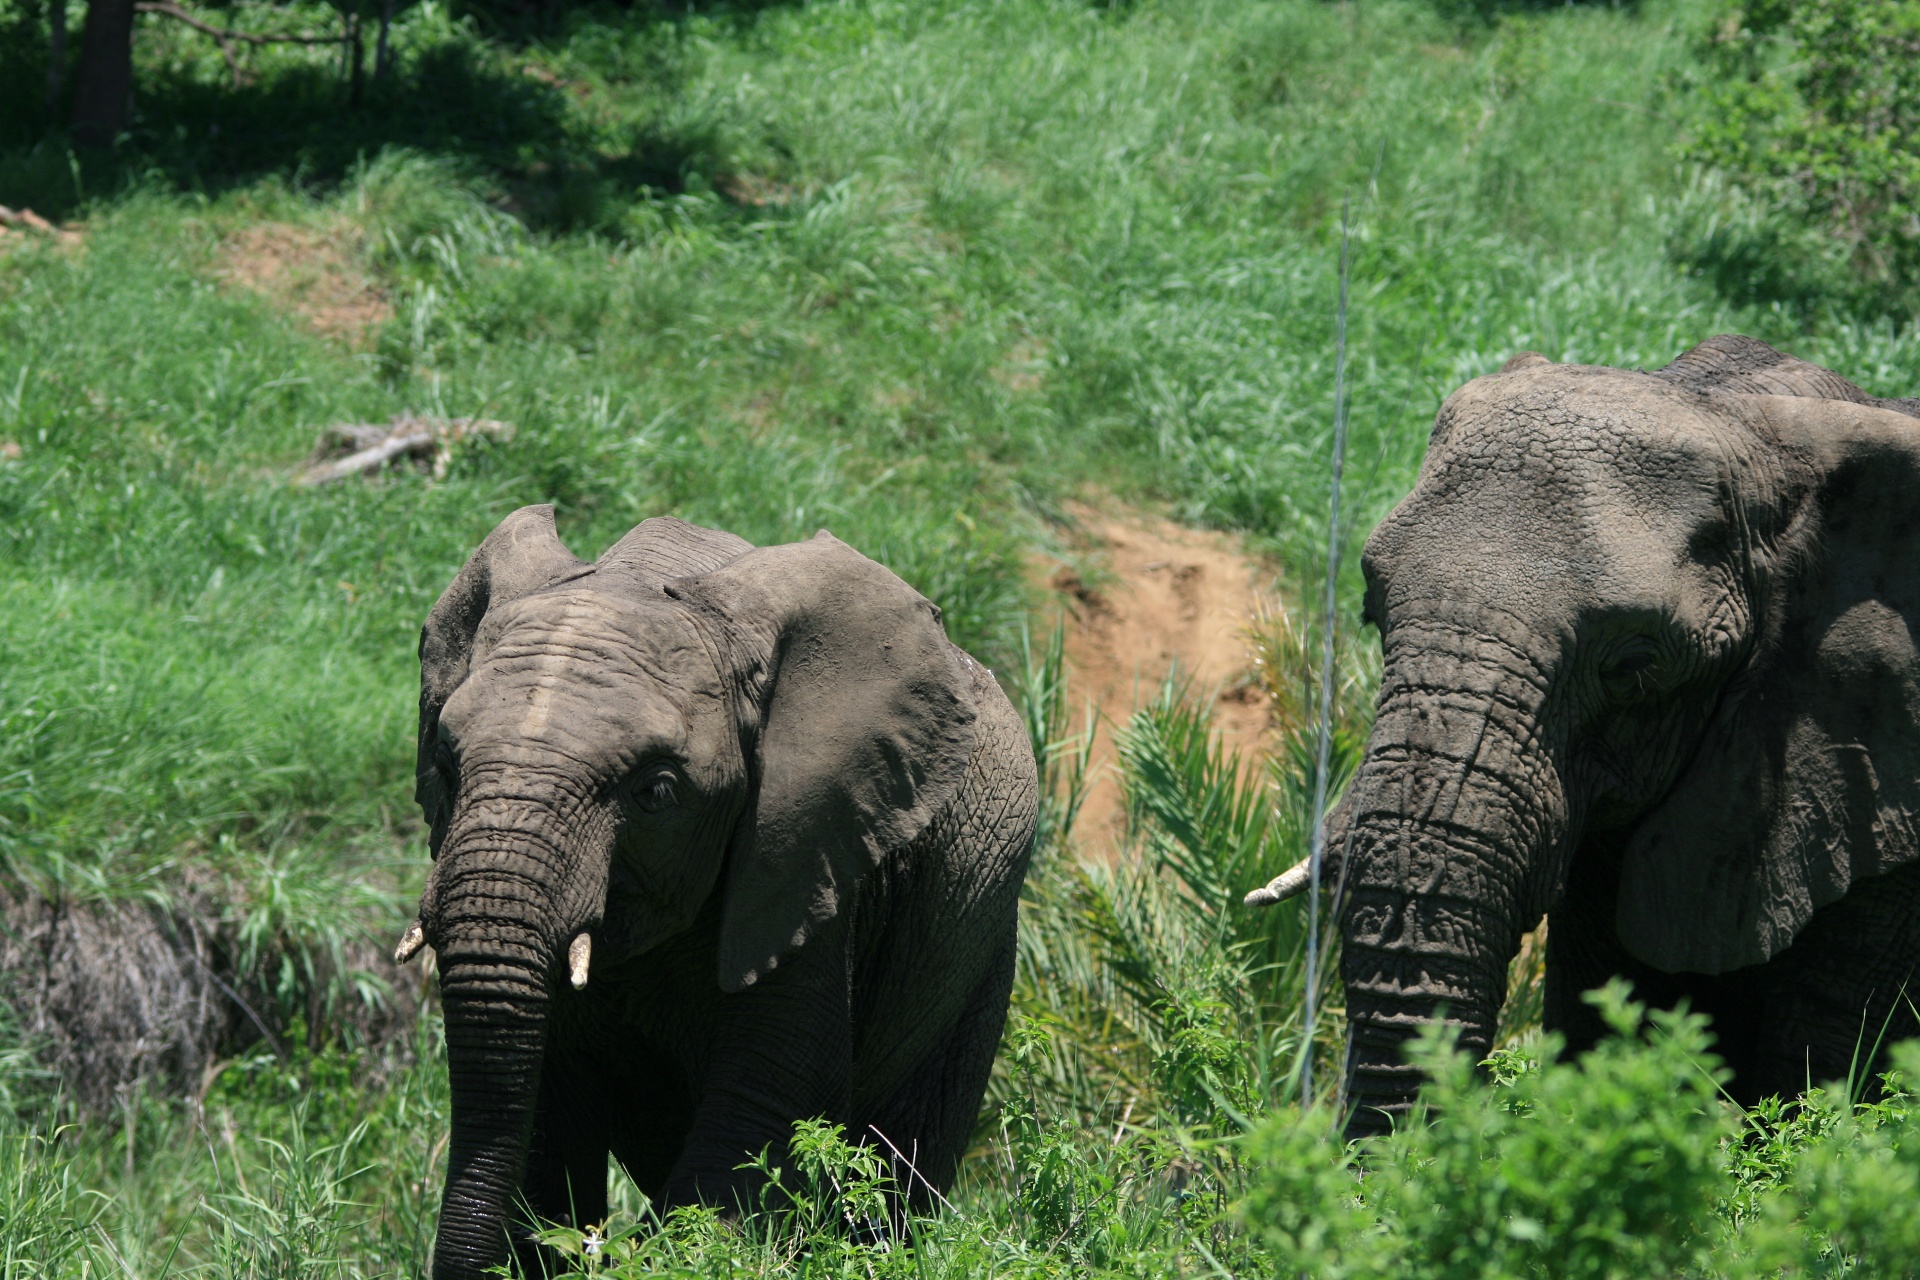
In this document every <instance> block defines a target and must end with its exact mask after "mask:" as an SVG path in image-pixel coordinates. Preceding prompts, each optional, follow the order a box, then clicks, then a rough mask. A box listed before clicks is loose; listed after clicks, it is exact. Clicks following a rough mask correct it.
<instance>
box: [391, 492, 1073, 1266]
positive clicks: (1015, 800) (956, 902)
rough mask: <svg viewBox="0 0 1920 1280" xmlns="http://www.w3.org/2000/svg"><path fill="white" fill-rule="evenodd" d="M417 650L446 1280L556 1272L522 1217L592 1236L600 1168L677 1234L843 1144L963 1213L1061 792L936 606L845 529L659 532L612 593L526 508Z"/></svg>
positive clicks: (549, 515)
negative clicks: (819, 1126)
mask: <svg viewBox="0 0 1920 1280" xmlns="http://www.w3.org/2000/svg"><path fill="white" fill-rule="evenodd" d="M420 655H421V697H420V757H419V758H420V764H419V778H418V798H419V800H420V804H421V807H422V809H423V810H424V811H425V813H426V816H427V820H428V822H429V823H430V825H431V830H432V835H431V842H432V847H433V850H434V854H435V863H434V867H433V871H432V874H431V876H430V878H429V882H428V886H427V890H426V893H425V896H424V898H423V899H422V902H421V912H420V916H421V925H422V927H423V929H424V936H425V941H426V942H427V943H429V944H430V945H431V946H432V947H434V948H435V950H436V952H437V957H438V964H439V972H440V990H441V997H442V1000H443V1002H444V1006H445V1010H446V1028H447V1054H448V1069H449V1073H450V1075H451V1078H452V1094H453V1129H452V1137H451V1140H450V1144H449V1156H448V1173H447V1186H446V1196H445V1200H444V1202H443V1203H442V1206H441V1213H440V1222H439V1232H438V1235H437V1237H436V1239H435V1245H434V1263H433V1274H434V1276H435V1277H436V1280H455V1278H456V1277H458V1278H461V1280H465V1278H469V1277H477V1276H480V1275H481V1274H483V1273H484V1272H486V1271H487V1269H488V1268H491V1267H494V1266H497V1265H499V1264H501V1263H503V1262H506V1261H507V1260H508V1258H509V1256H510V1254H511V1255H512V1256H514V1257H515V1258H516V1260H517V1261H518V1263H519V1265H520V1266H521V1267H522V1268H523V1269H533V1270H534V1271H535V1273H536V1274H537V1272H538V1262H539V1260H538V1257H537V1253H536V1251H535V1250H534V1249H533V1248H532V1247H531V1246H529V1245H528V1244H527V1243H526V1237H525V1226H524V1224H523V1223H521V1222H520V1220H519V1214H518V1211H517V1209H516V1208H515V1206H516V1204H517V1202H519V1201H520V1199H521V1198H522V1197H524V1199H525V1201H526V1202H527V1203H528V1204H529V1205H530V1206H531V1208H532V1209H533V1210H534V1212H535V1213H537V1214H539V1215H540V1216H542V1217H545V1218H550V1219H556V1220H559V1221H562V1222H573V1223H577V1224H585V1223H588V1222H594V1221H598V1220H599V1219H601V1218H602V1217H604V1216H605V1213H606V1167H607V1156H608V1154H609V1152H611V1153H612V1154H613V1155H614V1156H615V1157H616V1158H618V1159H619V1160H620V1162H621V1163H622V1165H624V1167H625V1168H626V1169H627V1171H628V1172H629V1173H630V1174H632V1176H633V1177H634V1179H635V1181H636V1182H637V1183H638V1184H639V1186H640V1188H641V1189H642V1190H643V1191H644V1192H646V1194H647V1195H648V1196H650V1197H652V1198H653V1200H654V1202H655V1203H656V1204H657V1205H659V1206H661V1207H662V1208H663V1209H666V1208H671V1207H673V1206H675V1205H679V1204H685V1203H688V1202H691V1201H705V1202H709V1203H716V1204H719V1205H720V1206H722V1207H723V1208H729V1209H730V1208H733V1207H736V1206H738V1205H740V1204H741V1203H743V1202H744V1203H748V1204H750V1203H751V1197H752V1192H753V1190H754V1187H755V1184H754V1182H753V1178H752V1175H751V1174H750V1173H746V1172H742V1171H741V1170H739V1169H738V1168H737V1167H736V1166H738V1165H740V1164H741V1163H743V1162H744V1161H746V1160H747V1159H748V1158H749V1157H750V1156H751V1155H752V1154H754V1153H756V1152H758V1151H760V1150H762V1149H763V1148H771V1150H772V1153H773V1155H774V1157H775V1159H776V1160H778V1159H780V1158H781V1157H782V1156H783V1154H784V1152H785V1143H786V1138H787V1136H788V1135H789V1134H790V1132H791V1126H792V1123H793V1121H794V1120H796V1119H799V1118H802V1117H809V1116H824V1117H826V1118H828V1119H829V1120H833V1121H837V1122H840V1123H842V1124H845V1125H847V1126H848V1131H849V1133H850V1134H852V1135H855V1136H860V1137H865V1138H867V1139H869V1140H872V1141H874V1142H876V1143H877V1142H879V1137H878V1136H877V1135H881V1134H883V1135H884V1136H885V1138H886V1139H887V1140H890V1141H891V1142H892V1143H893V1144H894V1145H895V1146H897V1147H898V1148H899V1150H900V1151H901V1152H902V1153H904V1154H905V1155H906V1156H907V1157H909V1158H910V1159H911V1161H912V1163H913V1166H914V1168H915V1169H916V1170H917V1175H915V1174H910V1173H908V1171H907V1170H905V1169H904V1168H901V1169H899V1170H898V1171H897V1172H898V1173H899V1175H900V1176H901V1178H902V1179H903V1181H908V1182H911V1184H912V1186H913V1188H914V1191H915V1193H916V1194H919V1195H923V1196H924V1195H927V1194H929V1187H930V1186H931V1187H940V1186H943V1185H944V1184H945V1183H946V1181H947V1180H948V1178H949V1177H950V1176H951V1174H952V1171H953V1168H954V1165H955V1163H956V1161H957V1160H958V1158H959V1156H960V1155H961V1154H962V1151H963V1148H964V1145H965V1143H966V1141H967V1139H968V1136H969V1134H970V1131H971V1127H972V1124H973V1121H974V1118H975V1116H976V1114H977V1113H978V1109H979V1105H980V1098H981V1095H982V1092H983V1091H984V1089H985V1085H986V1080H987V1073H988V1070H989V1068H990V1066H991V1063H992V1059H993V1053H994V1050H995V1047H996V1045H997V1043H998V1040H999V1035H1000V1030H1001V1026H1002V1023H1003V1022H1004V1020H1005V1016H1006V1007H1007V995H1008V990H1009V988H1010V985H1011V982H1012V974H1013V956H1014V917H1015V909H1016V904H1017V900H1018V896H1019V890H1020V883H1021V879H1022V877H1023V876H1024V874H1025V870H1026V862H1027V856H1028V852H1029V846H1030V844H1031V842H1032V834H1033V822H1034V813H1035V804H1036V782H1035V771H1034V763H1033V757H1032V753H1031V751H1030V749H1029V747H1028V744H1027V738H1026V734H1025V732H1024V731H1023V729H1022V727H1021V724H1020V722H1019V720H1018V718H1017V717H1016V716H1015V715H1014V713H1013V710H1012V708H1011V707H1010V706H1009V705H1008V703H1007V700H1006V698H1005V697H1004V696H1003V695H1002V694H1001V692H1000V690H999V688H998V687H997V686H996V685H995V683H994V681H993V677H992V676H991V674H989V673H988V672H987V671H986V670H985V669H984V668H982V667H980V666H979V664H977V663H975V662H974V661H973V660H972V659H970V658H969V657H968V656H967V655H966V654H965V653H963V652H961V651H960V650H959V649H957V648H955V647H954V646H953V645H952V644H950V643H948V641H947V639H946V636H945V633H944V632H943V631H942V629H941V626H940V621H939V612H938V610H937V609H935V608H934V607H933V606H932V605H931V604H929V603H928V602H927V601H926V600H924V599H922V598H921V597H920V596H919V595H918V594H916V593H915V592H914V591H913V590H912V589H911V588H909V587H908V586H907V585H906V584H905V583H903V582H901V581H900V580H899V579H898V578H896V577H894V576H893V575H892V574H891V573H889V572H887V571H886V570H885V569H883V568H881V567H880V566H879V565H877V564H875V563H873V562H872V561H870V560H868V559H866V558H865V557H864V556H861V555H859V554H858V553H857V552H855V551H853V550H852V549H851V548H849V547H847V546H846V545H845V544H843V543H840V542H838V541H836V540H834V539H832V538H831V537H828V536H826V535H825V534H822V535H821V536H820V537H818V538H815V539H814V540H812V541H810V542H805V543H796V544H793V545H790V546H780V547H765V548H758V549H756V548H753V547H751V546H749V545H748V544H747V543H745V542H743V541H742V540H740V539H739V538H736V537H733V536H732V535H730V534H725V533H718V532H714V531H712V530H707V529H700V528H696V527H694V526H692V525H688V524H684V523H682V522H680V521H677V520H671V519H654V520H649V521H647V522H646V523H644V524H642V525H640V526H639V527H638V528H636V529H635V530H634V531H633V532H632V533H630V534H629V535H627V537H626V538H624V539H622V540H621V542H619V543H618V544H617V545H615V546H614V547H613V548H611V549H610V550H609V551H608V552H607V553H606V554H605V555H604V556H602V557H601V559H600V561H599V562H598V563H597V564H586V563H583V562H581V561H578V560H576V559H575V558H574V557H573V556H572V555H571V554H569V553H568V552H567V550H566V549H565V547H563V546H562V545H561V544H560V541H559V540H558V538H557V537H556V536H555V533H554V526H553V512H552V508H550V507H527V508H523V509H521V510H520V511H517V512H515V513H514V514H513V515H511V516H509V517H508V518H507V519H506V520H505V521H504V522H502V523H501V525H500V527H499V528H498V529H496V530H495V531H494V532H493V534H492V535H490V536H489V537H488V538H487V540H486V541H485V543H483V544H482V545H481V547H480V549H479V550H478V551H476V552H475V553H474V556H473V558H472V559H471V560H470V561H469V562H468V564H467V566H466V568H465V569H463V570H462V571H461V573H460V576H459V577H458V578H457V579H456V580H455V582H454V583H453V585H452V586H451V587H449V588H448V589H447V592H446V594H445V595H443V596H442V597H441V599H440V601H439V603H438V604H436V605H435V606H434V609H433V612H432V614H431V616H430V617H429V618H428V620H427V624H426V627H425V629H424V631H423V632H422V635H421V642H420ZM583 932H584V933H585V934H587V935H588V937H589V939H590V943H589V944H587V945H590V948H591V960H590V964H589V965H588V972H587V974H586V977H587V982H586V985H585V986H584V988H582V989H579V990H576V989H575V987H574V983H573V981H572V978H573V976H575V975H573V974H572V972H571V966H570V960H569V956H570V951H571V949H572V948H573V946H574V945H575V944H574V943H573V940H574V939H575V938H577V937H578V936H579V935H580V934H582V933H583ZM403 949H404V948H403ZM882 1149H883V1150H884V1149H885V1148H884V1147H883V1148H882ZM509 1235H512V1236H513V1238H514V1239H515V1241H516V1243H514V1244H513V1245H512V1246H511V1247H510V1246H509Z"/></svg>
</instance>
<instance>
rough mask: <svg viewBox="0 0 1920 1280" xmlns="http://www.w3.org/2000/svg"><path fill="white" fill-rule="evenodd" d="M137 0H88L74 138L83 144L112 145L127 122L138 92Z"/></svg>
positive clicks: (76, 81) (77, 81)
mask: <svg viewBox="0 0 1920 1280" xmlns="http://www.w3.org/2000/svg"><path fill="white" fill-rule="evenodd" d="M133 3H134V0H88V3H87V27H86V31H85V32H84V33H83V34H82V35H81V38H80V71H79V74H78V75H77V76H76V77H75V78H74V93H73V140H74V141H75V142H78V143H79V144H80V145H81V146H83V147H106V146H111V145H112V144H113V140H114V139H115V138H116V137H118V136H119V134H120V130H121V129H123V128H125V127H126V123H127V99H128V98H129V97H130V96H132V93H133Z"/></svg>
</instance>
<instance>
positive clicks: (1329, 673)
mask: <svg viewBox="0 0 1920 1280" xmlns="http://www.w3.org/2000/svg"><path fill="white" fill-rule="evenodd" d="M1352 205H1353V197H1352V195H1351V194H1349V195H1347V196H1346V197H1344V198H1343V199H1342V200H1341V201H1340V305H1339V309H1338V311H1336V312H1335V315H1334V325H1333V483H1332V495H1331V496H1330V497H1329V498H1328V500H1327V584H1326V586H1327V590H1326V615H1325V618H1324V620H1323V622H1322V625H1321V631H1320V724H1319V730H1318V733H1317V738H1318V741H1317V742H1316V743H1315V745H1314V757H1313V842H1312V844H1311V846H1310V847H1309V850H1308V854H1307V1002H1306V1010H1305V1017H1304V1019H1303V1021H1304V1022H1305V1034H1306V1044H1305V1051H1304V1052H1303V1053H1302V1054H1301V1055H1300V1101H1301V1102H1302V1103H1308V1102H1311V1101H1312V1100H1313V1040H1314V1036H1315V1034H1316V1033H1317V1032H1318V1031H1319V997H1320V869H1321V867H1322V865H1323V864H1324V863H1325V862H1326V856H1327V782H1328V777H1327V775H1328V774H1329V772H1330V771H1331V761H1332V755H1333V658H1334V644H1333V639H1334V637H1333V626H1334V620H1335V617H1336V616H1337V615H1336V612H1335V611H1336V609H1337V608H1338V602H1337V600H1336V599H1335V591H1336V589H1337V587H1338V585H1339V580H1340V542H1341V538H1340V477H1341V473H1342V472H1344V471H1345V470H1346V465H1347V270H1348V257H1349V254H1350V252H1351V249H1352V245H1353V224H1352V221H1351V215H1352Z"/></svg>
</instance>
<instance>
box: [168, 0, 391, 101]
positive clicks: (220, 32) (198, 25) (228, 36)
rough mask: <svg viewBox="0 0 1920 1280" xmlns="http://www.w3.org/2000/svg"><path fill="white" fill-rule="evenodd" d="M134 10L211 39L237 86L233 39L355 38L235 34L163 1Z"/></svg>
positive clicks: (319, 41)
mask: <svg viewBox="0 0 1920 1280" xmlns="http://www.w3.org/2000/svg"><path fill="white" fill-rule="evenodd" d="M133 9H134V12H135V13H157V14H159V15H160V16H161V17H163V18H172V19H173V20H174V21H175V22H183V23H185V24H186V25H187V26H189V27H192V28H193V29H194V30H195V31H199V32H202V33H204V34H206V35H209V36H212V37H213V42H214V43H215V44H217V45H219V46H220V56H221V57H222V58H225V59H226V62H227V74H228V75H230V76H232V77H233V83H234V85H235V86H236V87H238V86H239V84H240V83H241V80H240V60H239V59H238V58H236V57H234V56H233V42H234V41H236V40H237V41H239V42H241V43H242V44H253V45H261V44H346V43H347V42H348V41H351V40H354V39H356V35H355V33H353V32H351V31H349V32H348V33H347V34H346V35H340V36H310V35H297V36H296V35H255V34H253V33H251V32H247V31H235V30H233V28H231V27H216V26H214V25H213V24H212V23H211V22H203V21H201V20H200V19H199V18H196V17H194V16H193V15H192V14H190V13H188V12H187V11H186V10H185V9H182V8H181V7H180V6H179V5H177V4H168V3H165V0H139V2H138V3H136V4H135V5H134V6H133Z"/></svg>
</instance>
